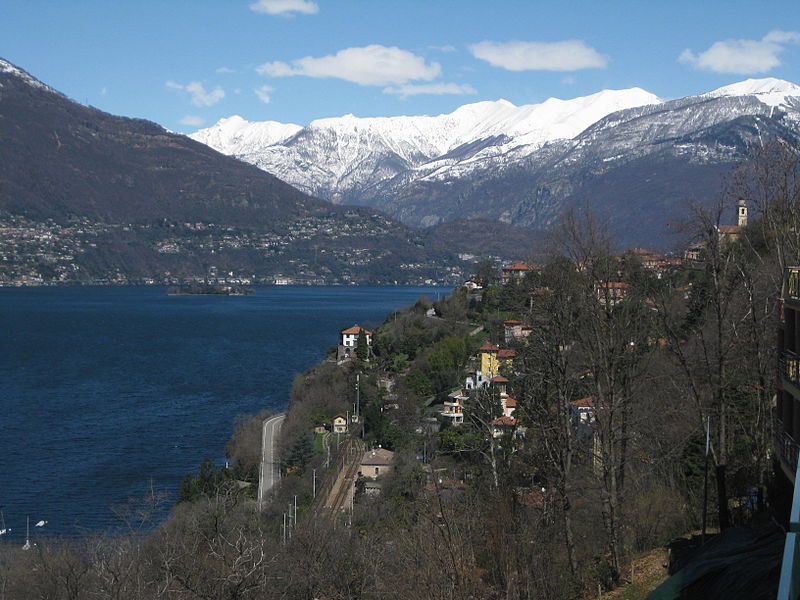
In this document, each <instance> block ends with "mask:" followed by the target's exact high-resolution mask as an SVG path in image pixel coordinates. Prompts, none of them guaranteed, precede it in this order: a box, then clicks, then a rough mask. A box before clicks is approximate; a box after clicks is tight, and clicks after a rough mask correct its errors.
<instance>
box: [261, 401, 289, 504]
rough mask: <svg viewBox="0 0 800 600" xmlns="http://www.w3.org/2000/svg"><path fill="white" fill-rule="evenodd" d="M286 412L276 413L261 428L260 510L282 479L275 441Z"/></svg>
mask: <svg viewBox="0 0 800 600" xmlns="http://www.w3.org/2000/svg"><path fill="white" fill-rule="evenodd" d="M285 418H286V415H285V414H279V415H275V416H274V417H270V418H269V419H267V420H265V421H264V425H263V427H262V429H261V469H260V471H259V475H258V510H262V509H263V508H264V498H265V496H266V495H267V492H269V491H270V490H271V489H272V486H274V485H275V483H276V482H277V481H278V480H279V479H280V470H279V464H278V457H277V456H275V443H276V441H277V439H278V434H279V433H280V430H281V425H283V420H284V419H285Z"/></svg>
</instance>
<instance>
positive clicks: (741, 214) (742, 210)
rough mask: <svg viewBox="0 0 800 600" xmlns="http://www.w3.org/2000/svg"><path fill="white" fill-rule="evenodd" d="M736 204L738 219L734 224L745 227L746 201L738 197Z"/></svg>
mask: <svg viewBox="0 0 800 600" xmlns="http://www.w3.org/2000/svg"><path fill="white" fill-rule="evenodd" d="M736 206H737V207H738V209H737V210H738V220H737V222H736V224H737V225H738V226H739V227H747V202H745V200H744V198H739V201H738V202H737V203H736Z"/></svg>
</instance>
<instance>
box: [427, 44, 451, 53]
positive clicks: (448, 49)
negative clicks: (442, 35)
mask: <svg viewBox="0 0 800 600" xmlns="http://www.w3.org/2000/svg"><path fill="white" fill-rule="evenodd" d="M428 48H430V49H431V50H438V51H439V52H455V51H456V47H455V46H451V45H450V44H447V45H446V46H428Z"/></svg>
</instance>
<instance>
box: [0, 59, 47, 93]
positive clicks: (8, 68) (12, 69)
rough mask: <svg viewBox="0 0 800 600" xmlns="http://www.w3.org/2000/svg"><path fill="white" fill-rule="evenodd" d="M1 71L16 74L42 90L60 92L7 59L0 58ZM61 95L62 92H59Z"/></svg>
mask: <svg viewBox="0 0 800 600" xmlns="http://www.w3.org/2000/svg"><path fill="white" fill-rule="evenodd" d="M0 73H9V74H10V75H14V76H16V77H19V78H20V79H22V80H23V81H24V82H25V83H27V84H28V85H30V86H33V87H35V88H39V89H40V90H45V91H48V92H52V93H54V94H58V92H56V91H55V90H54V89H53V88H51V87H50V86H47V85H45V84H43V83H42V82H41V81H39V80H38V79H36V78H35V77H34V76H33V75H31V74H29V73H27V72H25V71H23V70H22V69H20V68H19V67H17V66H15V65H13V64H11V63H10V62H8V61H7V60H3V59H2V58H0ZM59 95H60V94H59Z"/></svg>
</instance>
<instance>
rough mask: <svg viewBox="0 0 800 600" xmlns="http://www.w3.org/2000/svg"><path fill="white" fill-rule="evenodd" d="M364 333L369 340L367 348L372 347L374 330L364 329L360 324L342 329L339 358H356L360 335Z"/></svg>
mask: <svg viewBox="0 0 800 600" xmlns="http://www.w3.org/2000/svg"><path fill="white" fill-rule="evenodd" d="M361 333H363V334H364V336H365V337H366V340H367V348H368V349H369V348H371V347H372V332H371V331H369V330H368V329H364V328H363V327H361V326H360V325H353V326H352V327H348V328H347V329H342V330H341V331H340V332H339V350H338V353H337V356H338V360H343V359H345V358H354V357H356V348H357V346H358V337H359V335H360V334H361ZM359 358H367V357H366V356H362V357H359Z"/></svg>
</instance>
